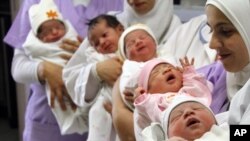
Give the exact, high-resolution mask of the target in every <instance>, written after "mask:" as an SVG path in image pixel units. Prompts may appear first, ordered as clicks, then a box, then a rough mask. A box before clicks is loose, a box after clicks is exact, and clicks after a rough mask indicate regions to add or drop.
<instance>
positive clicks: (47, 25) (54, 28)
mask: <svg viewBox="0 0 250 141" xmlns="http://www.w3.org/2000/svg"><path fill="white" fill-rule="evenodd" d="M65 34H66V27H65V25H64V24H63V23H62V22H60V21H58V20H48V21H45V22H44V23H42V25H41V26H40V27H39V31H38V34H37V37H38V38H39V39H40V40H41V41H43V42H45V43H51V42H56V41H58V40H60V39H61V38H62V37H63V36H64V35H65Z"/></svg>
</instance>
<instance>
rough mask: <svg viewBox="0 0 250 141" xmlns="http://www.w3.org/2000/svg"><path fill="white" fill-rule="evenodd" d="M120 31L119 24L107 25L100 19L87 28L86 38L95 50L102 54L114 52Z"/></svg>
mask: <svg viewBox="0 0 250 141" xmlns="http://www.w3.org/2000/svg"><path fill="white" fill-rule="evenodd" d="M122 32H123V30H122V27H121V26H117V27H116V28H113V27H109V26H108V25H107V23H106V21H105V20H101V21H100V22H99V23H97V24H96V25H95V26H94V27H93V28H92V29H90V30H89V34H88V38H89V41H90V44H91V45H92V46H93V47H94V48H95V49H96V51H97V52H99V53H102V54H108V53H115V52H116V50H117V48H118V40H119V38H120V36H121V34H122Z"/></svg>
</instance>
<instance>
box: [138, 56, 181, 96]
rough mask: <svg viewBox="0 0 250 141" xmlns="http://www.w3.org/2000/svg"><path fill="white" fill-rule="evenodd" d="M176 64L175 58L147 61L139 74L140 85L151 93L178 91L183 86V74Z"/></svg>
mask: <svg viewBox="0 0 250 141" xmlns="http://www.w3.org/2000/svg"><path fill="white" fill-rule="evenodd" d="M175 64H177V63H176V61H175V59H174V58H168V59H167V60H163V59H159V58H154V59H152V60H150V61H147V62H146V64H145V65H144V67H143V68H142V70H141V73H140V75H139V79H138V86H140V87H143V88H144V89H145V90H146V92H147V93H150V94H154V93H166V92H178V91H179V90H180V88H181V87H182V86H183V76H182V72H181V71H179V69H177V67H176V66H174V65H175Z"/></svg>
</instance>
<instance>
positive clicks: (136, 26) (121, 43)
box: [118, 23, 158, 60]
mask: <svg viewBox="0 0 250 141" xmlns="http://www.w3.org/2000/svg"><path fill="white" fill-rule="evenodd" d="M138 29H141V30H144V31H146V32H147V33H148V34H149V35H150V36H151V37H152V38H153V39H154V41H155V44H156V45H157V44H158V43H157V40H156V38H155V35H154V34H153V31H152V30H151V29H150V28H149V27H148V26H146V25H145V24H140V23H138V24H134V25H132V26H130V27H128V28H126V30H125V31H124V32H123V33H122V35H121V37H120V38H119V42H118V49H119V54H120V57H121V59H122V60H125V59H127V57H126V55H125V45H124V39H125V37H126V36H127V35H128V34H129V33H130V32H132V31H135V30H138Z"/></svg>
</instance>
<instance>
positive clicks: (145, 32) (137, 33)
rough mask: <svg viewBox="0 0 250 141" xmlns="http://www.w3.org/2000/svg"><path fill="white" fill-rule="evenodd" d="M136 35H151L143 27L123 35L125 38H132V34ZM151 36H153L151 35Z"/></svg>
mask: <svg viewBox="0 0 250 141" xmlns="http://www.w3.org/2000/svg"><path fill="white" fill-rule="evenodd" d="M135 35H136V36H138V35H148V36H150V37H151V35H150V34H149V33H148V32H147V31H146V30H144V29H135V30H133V31H131V32H129V33H128V34H127V35H126V36H125V40H127V39H130V38H134V36H135ZM152 38H153V37H152Z"/></svg>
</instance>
